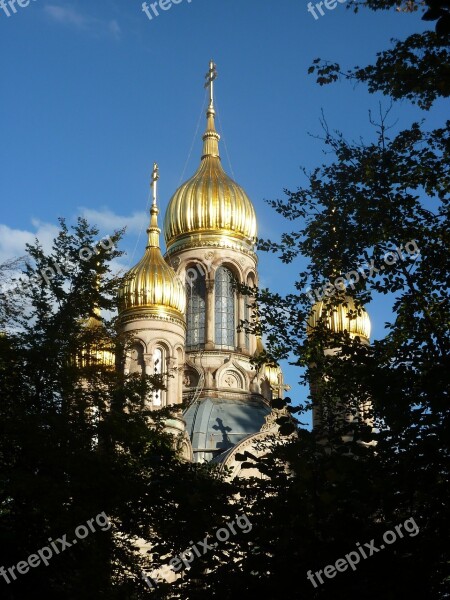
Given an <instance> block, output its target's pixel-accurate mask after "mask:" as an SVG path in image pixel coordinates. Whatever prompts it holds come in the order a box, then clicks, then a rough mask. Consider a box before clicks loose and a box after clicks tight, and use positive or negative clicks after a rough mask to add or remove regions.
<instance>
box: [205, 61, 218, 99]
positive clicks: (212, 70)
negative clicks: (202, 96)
mask: <svg viewBox="0 0 450 600" xmlns="http://www.w3.org/2000/svg"><path fill="white" fill-rule="evenodd" d="M216 78H217V65H216V64H215V63H214V61H212V60H211V61H210V63H209V71H208V72H207V73H206V75H205V79H206V80H207V81H206V83H205V88H207V87H209V106H210V107H212V106H213V105H214V80H215V79H216Z"/></svg>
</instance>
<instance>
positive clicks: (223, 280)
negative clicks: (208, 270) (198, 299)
mask: <svg viewBox="0 0 450 600" xmlns="http://www.w3.org/2000/svg"><path fill="white" fill-rule="evenodd" d="M232 281H233V276H232V274H231V271H230V270H229V269H227V268H225V267H219V268H218V269H217V271H216V279H215V328H216V346H221V347H222V348H223V347H225V348H234V347H235V345H236V344H235V334H236V322H235V293H234V289H233V285H232Z"/></svg>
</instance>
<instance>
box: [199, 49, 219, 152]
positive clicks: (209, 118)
mask: <svg viewBox="0 0 450 600" xmlns="http://www.w3.org/2000/svg"><path fill="white" fill-rule="evenodd" d="M216 78H217V66H216V64H215V63H214V61H212V60H211V61H210V63H209V71H208V72H207V73H206V75H205V79H206V83H205V88H207V87H209V106H208V110H207V111H206V131H205V133H204V134H203V155H202V160H203V159H204V158H206V157H207V156H213V157H215V158H220V155H219V140H220V135H219V134H218V133H217V131H216V126H215V122H214V117H215V116H216V111H215V109H214V80H215V79H216Z"/></svg>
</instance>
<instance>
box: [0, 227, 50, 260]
mask: <svg viewBox="0 0 450 600" xmlns="http://www.w3.org/2000/svg"><path fill="white" fill-rule="evenodd" d="M32 225H33V227H34V231H26V230H23V229H13V228H11V227H8V225H4V224H1V223H0V263H2V262H5V261H7V260H9V259H11V258H19V257H20V256H25V254H26V252H25V244H27V243H28V244H34V241H35V239H36V238H38V240H39V241H40V243H41V245H42V246H43V248H44V251H45V252H48V251H49V250H50V249H51V246H52V241H53V238H54V237H55V236H56V235H57V232H58V230H59V228H58V227H57V226H55V225H52V224H50V223H42V222H40V221H36V220H33V221H32Z"/></svg>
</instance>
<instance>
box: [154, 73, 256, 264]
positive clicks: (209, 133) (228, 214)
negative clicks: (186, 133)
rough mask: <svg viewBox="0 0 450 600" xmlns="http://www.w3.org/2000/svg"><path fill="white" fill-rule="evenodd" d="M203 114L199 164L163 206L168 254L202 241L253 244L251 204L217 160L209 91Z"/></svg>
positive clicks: (218, 159) (253, 223)
mask: <svg viewBox="0 0 450 600" xmlns="http://www.w3.org/2000/svg"><path fill="white" fill-rule="evenodd" d="M211 86H212V82H211ZM206 115H207V127H206V132H205V134H204V135H203V155H202V157H201V163H200V166H199V168H198V170H197V172H196V173H195V175H194V176H193V177H191V179H189V180H188V181H187V182H186V183H183V185H182V186H181V187H179V188H178V190H177V191H176V192H175V194H174V195H173V196H172V198H171V200H170V202H169V205H168V207H167V211H166V215H165V219H164V237H165V240H166V246H167V252H169V253H170V252H173V251H174V250H176V249H178V248H179V247H182V246H185V245H188V246H200V245H203V244H204V243H205V242H215V243H218V244H219V245H222V244H229V243H230V241H232V242H234V243H235V244H237V245H238V246H242V245H244V247H246V248H247V249H248V248H250V249H251V248H252V246H253V244H254V243H255V239H256V215H255V209H254V208H253V204H252V203H251V201H250V199H249V198H248V196H247V194H246V193H245V191H244V190H243V189H242V188H241V186H240V185H238V184H237V183H236V182H235V181H233V180H232V179H231V178H230V177H228V175H227V174H226V173H225V171H224V170H223V167H222V163H221V161H220V155H219V140H220V136H219V134H218V133H217V131H216V128H215V123H214V117H215V110H214V104H213V98H212V92H211V100H210V105H209V108H208V110H207V113H206Z"/></svg>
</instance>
